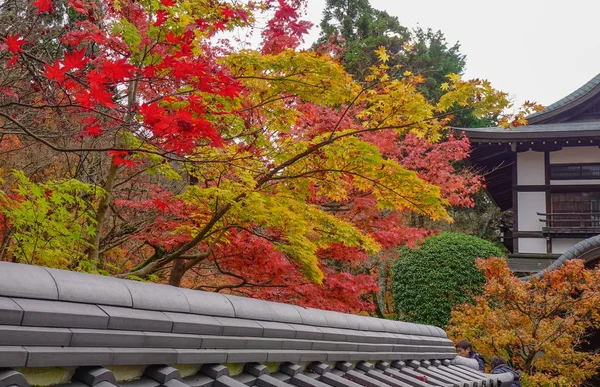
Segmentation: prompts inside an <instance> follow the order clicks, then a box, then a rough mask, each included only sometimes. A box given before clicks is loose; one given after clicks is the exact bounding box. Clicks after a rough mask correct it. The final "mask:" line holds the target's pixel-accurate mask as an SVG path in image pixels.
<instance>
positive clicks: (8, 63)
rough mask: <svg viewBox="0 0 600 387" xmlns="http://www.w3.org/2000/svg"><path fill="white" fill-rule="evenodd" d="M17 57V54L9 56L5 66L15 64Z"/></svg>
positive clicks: (8, 66)
mask: <svg viewBox="0 0 600 387" xmlns="http://www.w3.org/2000/svg"><path fill="white" fill-rule="evenodd" d="M17 59H19V57H18V56H17V55H14V56H11V57H10V59H9V60H7V61H6V68H7V69H9V68H11V67H13V66H14V65H16V64H17Z"/></svg>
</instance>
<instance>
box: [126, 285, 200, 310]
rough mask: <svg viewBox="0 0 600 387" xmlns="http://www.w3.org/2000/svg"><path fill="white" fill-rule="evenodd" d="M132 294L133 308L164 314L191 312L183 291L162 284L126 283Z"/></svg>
mask: <svg viewBox="0 0 600 387" xmlns="http://www.w3.org/2000/svg"><path fill="white" fill-rule="evenodd" d="M124 283H125V286H127V289H129V292H130V293H131V298H132V300H133V307H134V308H136V309H148V310H155V311H163V312H182V313H189V312H190V304H189V302H188V299H187V297H186V296H185V294H184V292H183V290H182V289H179V288H176V287H173V286H169V285H160V284H151V283H145V282H136V281H124Z"/></svg>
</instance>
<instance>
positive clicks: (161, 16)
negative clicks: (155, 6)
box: [153, 9, 169, 27]
mask: <svg viewBox="0 0 600 387" xmlns="http://www.w3.org/2000/svg"><path fill="white" fill-rule="evenodd" d="M168 15H169V14H168V13H167V11H164V10H162V9H159V10H158V11H156V21H155V22H154V24H153V25H154V27H160V26H162V25H163V23H164V22H165V21H167V16H168Z"/></svg>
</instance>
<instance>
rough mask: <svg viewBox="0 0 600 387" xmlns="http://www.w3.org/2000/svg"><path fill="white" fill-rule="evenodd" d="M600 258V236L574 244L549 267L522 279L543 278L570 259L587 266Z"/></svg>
mask: <svg viewBox="0 0 600 387" xmlns="http://www.w3.org/2000/svg"><path fill="white" fill-rule="evenodd" d="M599 258H600V235H595V236H593V237H590V238H587V239H584V240H582V241H581V242H579V243H576V244H574V245H573V246H571V247H569V248H568V249H567V250H566V251H565V252H564V253H563V254H561V256H560V257H558V258H557V259H556V261H554V262H552V264H550V266H548V267H547V268H545V269H544V270H542V271H539V272H537V273H535V274H532V275H530V276H527V277H522V278H521V279H522V280H523V281H527V280H529V279H531V278H536V277H540V276H543V275H544V273H547V272H549V271H552V270H555V269H557V268H559V267H560V266H562V265H563V264H564V263H565V262H566V261H569V260H571V259H583V261H584V262H585V263H586V264H588V263H590V262H593V261H594V260H596V259H599Z"/></svg>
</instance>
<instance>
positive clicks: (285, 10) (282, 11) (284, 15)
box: [275, 0, 298, 20]
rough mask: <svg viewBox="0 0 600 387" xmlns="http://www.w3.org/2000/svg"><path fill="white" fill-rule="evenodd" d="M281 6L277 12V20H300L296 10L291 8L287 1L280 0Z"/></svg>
mask: <svg viewBox="0 0 600 387" xmlns="http://www.w3.org/2000/svg"><path fill="white" fill-rule="evenodd" d="M279 6H280V8H279V9H278V10H277V12H275V17H276V18H281V19H286V20H290V19H297V18H298V13H297V12H296V10H295V9H294V8H292V7H290V6H289V5H288V4H286V3H285V1H283V0H279Z"/></svg>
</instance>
